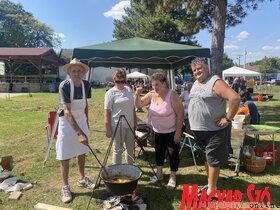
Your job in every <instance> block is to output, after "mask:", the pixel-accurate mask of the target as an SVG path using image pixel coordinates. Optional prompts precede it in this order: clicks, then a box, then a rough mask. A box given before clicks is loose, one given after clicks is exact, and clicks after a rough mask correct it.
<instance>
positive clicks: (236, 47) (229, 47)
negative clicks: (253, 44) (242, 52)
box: [224, 44, 239, 49]
mask: <svg viewBox="0 0 280 210" xmlns="http://www.w3.org/2000/svg"><path fill="white" fill-rule="evenodd" d="M238 48H239V46H237V45H234V44H228V45H225V46H224V49H238Z"/></svg>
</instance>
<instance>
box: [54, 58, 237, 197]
mask: <svg viewBox="0 0 280 210" xmlns="http://www.w3.org/2000/svg"><path fill="white" fill-rule="evenodd" d="M191 67H192V72H193V75H194V78H195V79H196V81H195V82H194V83H193V85H192V87H191V88H190V87H188V88H189V90H187V91H188V99H187V100H188V110H187V113H188V119H189V122H190V129H191V130H192V132H193V135H194V137H195V139H196V140H197V144H198V145H199V147H200V148H201V150H202V151H203V154H202V155H203V159H204V161H205V166H206V169H207V170H206V172H207V177H208V184H207V194H208V195H209V194H210V193H211V192H212V191H213V190H216V189H217V181H218V177H219V171H220V166H222V165H223V164H225V163H226V162H227V159H228V158H227V157H228V147H229V145H228V143H229V138H230V126H231V120H232V119H233V117H234V116H235V114H236V112H237V110H238V107H239V103H240V97H239V95H238V94H237V93H236V92H235V91H234V90H233V89H232V88H231V87H229V86H228V85H227V84H226V83H225V82H224V81H223V80H222V79H220V78H219V77H218V76H215V75H210V74H209V69H208V64H207V62H206V60H205V59H203V58H196V59H194V60H193V61H192V64H191ZM64 70H65V72H66V73H67V74H68V75H69V76H70V79H67V80H65V81H63V82H62V83H61V85H60V88H59V107H60V112H59V116H60V117H59V132H58V139H57V145H56V150H57V159H58V160H60V163H61V175H62V180H63V187H62V189H61V196H62V197H61V198H62V201H63V202H70V201H71V200H72V195H71V191H70V187H69V183H68V174H69V160H70V159H71V158H73V157H77V163H78V172H79V179H78V181H77V184H78V185H79V186H81V187H86V188H94V184H93V183H92V182H91V181H90V179H89V178H87V177H86V176H85V172H84V165H85V153H87V152H88V151H89V148H88V145H89V129H88V127H89V125H88V105H87V98H90V97H91V91H90V86H89V83H88V82H87V81H85V80H83V76H84V75H85V73H86V72H87V71H88V66H86V65H85V64H83V63H81V62H80V61H78V60H77V59H73V60H72V61H71V62H70V64H67V65H65V66H64ZM112 77H113V80H114V84H115V85H114V87H113V88H111V89H110V90H108V91H107V92H106V94H105V100H104V121H105V128H106V136H107V137H108V138H112V137H114V141H113V152H112V153H113V154H112V162H113V164H118V163H121V162H122V153H123V151H125V158H126V161H127V163H129V164H133V162H134V159H133V150H134V144H135V140H134V135H133V133H132V132H131V129H130V128H133V129H135V128H136V127H137V118H136V113H135V108H143V107H145V106H147V107H148V120H149V123H150V124H151V126H152V129H153V131H154V133H155V160H156V173H155V175H154V176H152V177H151V178H150V181H149V183H150V184H155V183H157V182H158V181H159V180H162V179H163V177H164V174H163V166H164V160H165V154H166V153H167V154H168V157H169V164H170V174H169V179H168V182H167V185H166V187H167V189H169V190H172V189H174V188H175V187H176V173H177V171H178V169H179V146H180V142H181V132H182V126H183V121H184V116H185V114H184V107H183V103H182V101H181V99H180V96H179V95H178V94H177V93H176V92H175V91H173V90H172V89H170V87H169V85H168V81H167V77H166V76H165V74H164V73H162V72H157V73H154V74H153V75H152V77H151V85H152V91H150V92H148V93H146V94H145V95H142V92H143V88H142V87H138V88H137V89H136V91H135V93H134V95H133V93H132V91H131V90H130V88H129V87H128V86H126V81H127V80H126V79H127V78H126V73H125V71H124V70H122V69H115V70H114V72H113V75H112ZM226 102H227V103H226ZM226 106H228V111H227V112H226ZM122 115H124V116H125V118H126V120H123V121H122V122H121V129H117V124H118V122H119V120H120V117H121V116H122ZM116 129H117V130H116ZM113 134H115V135H114V136H113Z"/></svg>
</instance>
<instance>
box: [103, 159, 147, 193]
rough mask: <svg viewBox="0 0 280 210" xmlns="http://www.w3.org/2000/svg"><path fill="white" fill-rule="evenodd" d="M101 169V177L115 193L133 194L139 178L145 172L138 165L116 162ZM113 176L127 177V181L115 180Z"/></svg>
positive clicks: (109, 189)
mask: <svg viewBox="0 0 280 210" xmlns="http://www.w3.org/2000/svg"><path fill="white" fill-rule="evenodd" d="M106 171H107V172H108V174H106V173H105V171H104V169H102V170H101V173H100V178H101V179H102V180H103V181H104V184H105V186H106V189H107V190H108V191H109V192H110V193H111V194H113V195H127V194H131V193H132V192H133V191H134V190H135V188H136V186H137V183H138V180H139V179H140V177H141V176H142V174H143V171H142V170H141V169H140V168H139V167H138V166H136V165H132V164H115V165H110V166H106ZM113 178H119V179H122V178H123V179H127V181H126V182H123V183H121V182H114V181H113V180H112V179H113Z"/></svg>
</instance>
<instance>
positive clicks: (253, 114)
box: [237, 91, 260, 124]
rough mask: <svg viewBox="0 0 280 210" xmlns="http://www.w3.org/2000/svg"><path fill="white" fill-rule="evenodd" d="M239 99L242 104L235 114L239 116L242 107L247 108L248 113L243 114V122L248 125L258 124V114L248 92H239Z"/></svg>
mask: <svg viewBox="0 0 280 210" xmlns="http://www.w3.org/2000/svg"><path fill="white" fill-rule="evenodd" d="M240 97H241V101H242V104H241V107H240V109H239V111H238V112H237V114H241V113H240V112H242V110H243V107H246V106H247V107H248V109H249V113H248V112H247V113H244V114H245V115H246V116H245V122H246V123H250V124H260V115H259V112H258V108H257V106H256V104H255V103H254V102H253V100H252V98H251V93H249V92H248V91H245V92H240Z"/></svg>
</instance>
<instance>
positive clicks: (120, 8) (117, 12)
mask: <svg viewBox="0 0 280 210" xmlns="http://www.w3.org/2000/svg"><path fill="white" fill-rule="evenodd" d="M127 7H130V1H120V2H119V3H117V4H116V5H114V6H113V7H112V8H111V9H110V10H109V11H107V12H104V13H103V15H104V16H105V17H112V18H114V19H121V18H122V16H123V15H125V12H124V8H127Z"/></svg>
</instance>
